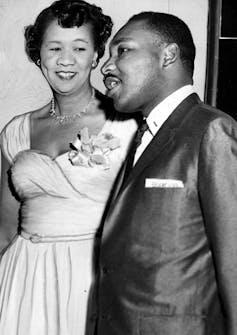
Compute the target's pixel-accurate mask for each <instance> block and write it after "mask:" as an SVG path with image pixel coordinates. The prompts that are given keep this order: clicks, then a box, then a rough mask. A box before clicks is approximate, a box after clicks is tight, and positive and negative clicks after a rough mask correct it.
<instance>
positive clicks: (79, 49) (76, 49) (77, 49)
mask: <svg viewBox="0 0 237 335" xmlns="http://www.w3.org/2000/svg"><path fill="white" fill-rule="evenodd" d="M74 50H75V51H80V52H81V51H85V50H86V49H85V48H79V47H78V48H74Z"/></svg>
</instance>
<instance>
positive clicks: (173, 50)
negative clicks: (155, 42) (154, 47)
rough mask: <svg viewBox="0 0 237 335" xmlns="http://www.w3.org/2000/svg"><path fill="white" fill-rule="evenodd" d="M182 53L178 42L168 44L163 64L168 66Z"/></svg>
mask: <svg viewBox="0 0 237 335" xmlns="http://www.w3.org/2000/svg"><path fill="white" fill-rule="evenodd" d="M179 55H180V50H179V47H178V45H177V44H176V43H170V44H168V45H167V46H166V47H165V49H164V58H163V66H164V67H167V66H169V65H171V64H173V63H174V62H175V61H176V60H177V59H178V58H179Z"/></svg>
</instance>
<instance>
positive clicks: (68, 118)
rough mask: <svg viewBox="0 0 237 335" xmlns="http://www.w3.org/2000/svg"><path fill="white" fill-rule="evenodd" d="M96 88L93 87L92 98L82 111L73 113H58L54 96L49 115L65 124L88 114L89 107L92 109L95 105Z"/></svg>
mask: <svg viewBox="0 0 237 335" xmlns="http://www.w3.org/2000/svg"><path fill="white" fill-rule="evenodd" d="M95 102H96V100H95V89H94V88H92V94H91V98H90V100H89V102H88V104H87V105H86V106H85V107H84V108H83V110H82V111H80V112H78V113H75V114H72V115H57V114H56V111H55V101H54V97H53V98H52V100H51V107H50V111H49V116H50V117H51V118H53V119H54V120H55V121H56V122H58V123H60V124H63V123H66V122H72V121H74V120H75V119H76V118H80V117H81V116H82V114H86V113H87V112H88V110H89V109H91V108H92V107H94V106H95Z"/></svg>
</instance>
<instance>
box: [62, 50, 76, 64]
mask: <svg viewBox="0 0 237 335" xmlns="http://www.w3.org/2000/svg"><path fill="white" fill-rule="evenodd" d="M74 63H75V58H74V56H73V54H72V53H71V52H70V51H68V50H64V51H62V53H61V55H60V57H59V59H58V64H59V65H64V66H67V65H73V64H74Z"/></svg>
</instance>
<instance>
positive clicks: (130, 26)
mask: <svg viewBox="0 0 237 335" xmlns="http://www.w3.org/2000/svg"><path fill="white" fill-rule="evenodd" d="M157 37H158V35H157V34H156V33H155V32H154V30H153V29H150V28H149V27H148V25H147V24H146V22H144V20H140V21H132V22H128V23H127V24H125V25H124V26H123V27H122V28H121V29H120V30H119V31H118V32H117V33H116V35H115V36H114V38H113V39H112V41H111V43H110V47H115V46H117V45H118V44H120V43H123V42H130V41H136V40H142V39H145V40H150V41H151V40H153V41H154V40H157Z"/></svg>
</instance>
